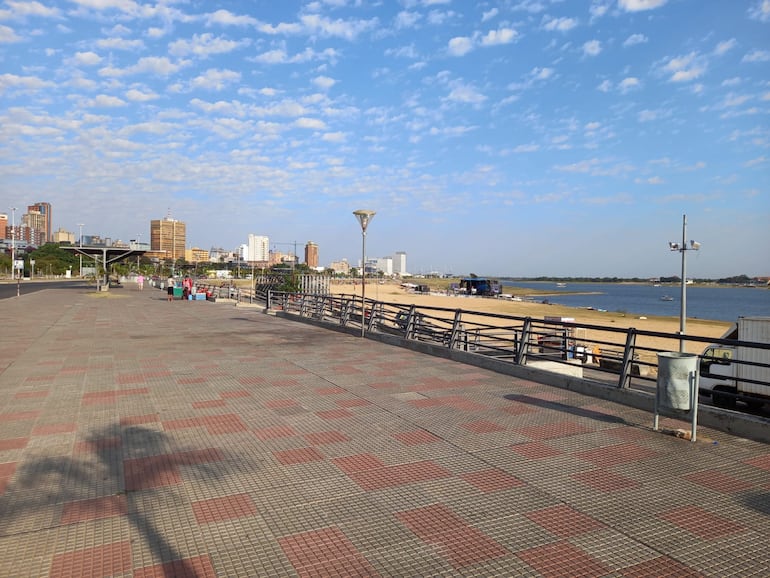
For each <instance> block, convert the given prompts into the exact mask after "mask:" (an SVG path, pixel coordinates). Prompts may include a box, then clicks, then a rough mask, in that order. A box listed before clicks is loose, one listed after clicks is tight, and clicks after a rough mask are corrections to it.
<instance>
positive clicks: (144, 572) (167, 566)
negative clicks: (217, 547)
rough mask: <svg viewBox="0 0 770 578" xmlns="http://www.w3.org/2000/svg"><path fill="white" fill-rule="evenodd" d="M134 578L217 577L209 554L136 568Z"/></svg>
mask: <svg viewBox="0 0 770 578" xmlns="http://www.w3.org/2000/svg"><path fill="white" fill-rule="evenodd" d="M133 576H134V578H217V573H216V571H215V570H214V565H213V564H212V563H211V558H210V557H209V556H208V555H203V556H195V557H193V558H185V559H184V560H174V561H173V562H165V563H164V564H157V565H155V566H145V567H144V568H136V569H135V570H134V572H133Z"/></svg>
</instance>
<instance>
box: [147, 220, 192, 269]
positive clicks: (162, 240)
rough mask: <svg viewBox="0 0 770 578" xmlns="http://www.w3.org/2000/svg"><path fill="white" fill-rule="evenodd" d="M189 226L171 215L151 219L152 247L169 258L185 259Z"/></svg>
mask: <svg viewBox="0 0 770 578" xmlns="http://www.w3.org/2000/svg"><path fill="white" fill-rule="evenodd" d="M186 243H187V227H186V225H185V224H184V223H183V222H182V221H177V220H176V219H172V218H171V217H166V218H164V219H156V220H153V221H150V248H151V250H152V251H154V252H160V253H165V255H166V258H167V259H172V260H177V259H184V256H185V246H186Z"/></svg>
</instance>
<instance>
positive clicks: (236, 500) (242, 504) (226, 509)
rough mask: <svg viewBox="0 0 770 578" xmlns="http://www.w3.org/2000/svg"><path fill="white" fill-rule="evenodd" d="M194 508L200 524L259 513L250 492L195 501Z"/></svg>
mask: <svg viewBox="0 0 770 578" xmlns="http://www.w3.org/2000/svg"><path fill="white" fill-rule="evenodd" d="M192 509H193V514H194V515H195V519H196V520H197V521H198V523H199V524H210V523H212V522H221V521H223V520H231V519H233V518H243V517H247V516H253V515H254V514H256V513H257V506H256V504H254V501H253V500H252V499H251V496H249V495H248V494H237V495H233V496H222V497H221V498H211V499H209V500H201V501H199V502H193V503H192Z"/></svg>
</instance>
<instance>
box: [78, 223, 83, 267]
mask: <svg viewBox="0 0 770 578" xmlns="http://www.w3.org/2000/svg"><path fill="white" fill-rule="evenodd" d="M78 227H80V237H78V247H81V248H82V247H83V223H78ZM79 255H80V278H81V279H82V278H83V253H79Z"/></svg>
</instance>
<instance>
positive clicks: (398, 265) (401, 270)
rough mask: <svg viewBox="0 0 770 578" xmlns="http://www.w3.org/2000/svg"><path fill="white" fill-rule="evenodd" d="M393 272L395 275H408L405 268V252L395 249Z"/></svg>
mask: <svg viewBox="0 0 770 578" xmlns="http://www.w3.org/2000/svg"><path fill="white" fill-rule="evenodd" d="M393 273H394V274H395V275H408V273H407V270H406V253H405V252H404V251H396V258H395V259H394V260H393Z"/></svg>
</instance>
